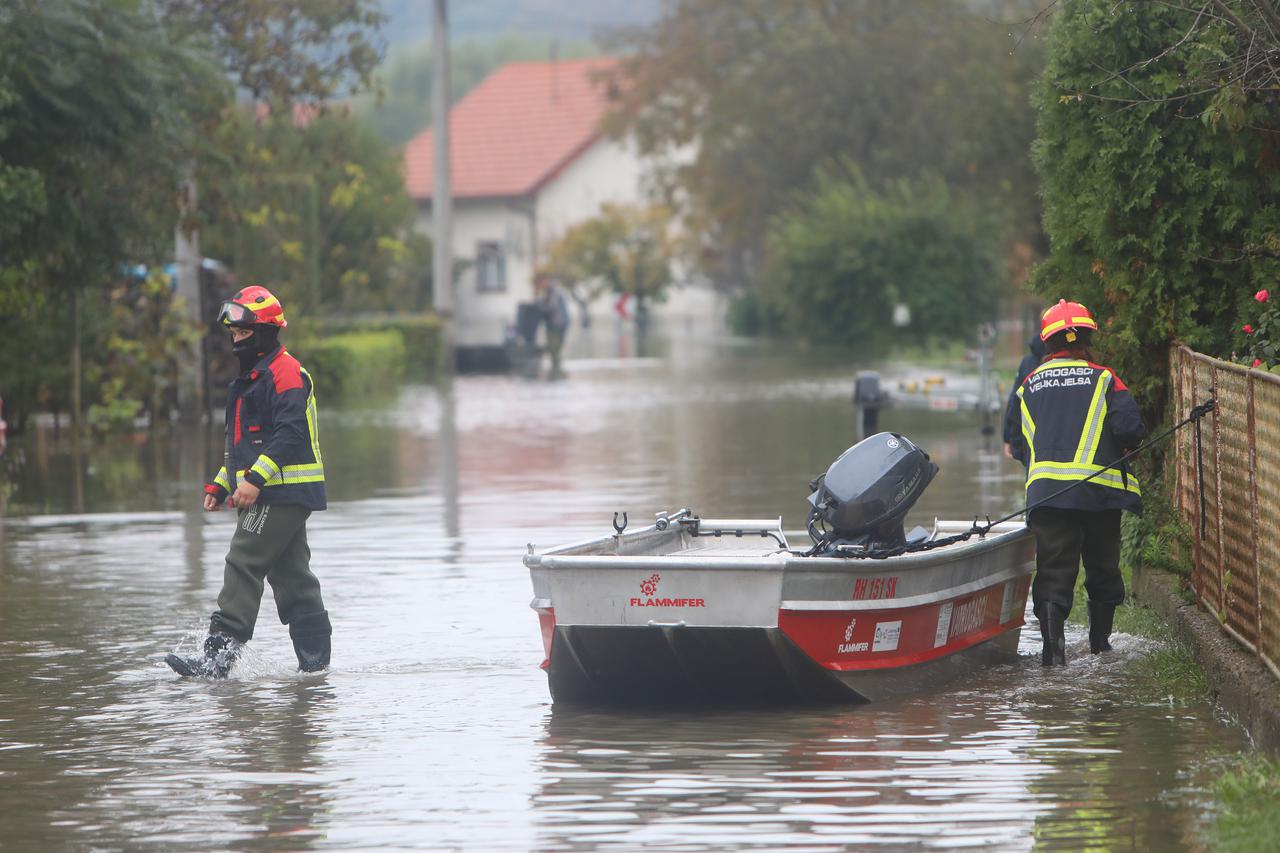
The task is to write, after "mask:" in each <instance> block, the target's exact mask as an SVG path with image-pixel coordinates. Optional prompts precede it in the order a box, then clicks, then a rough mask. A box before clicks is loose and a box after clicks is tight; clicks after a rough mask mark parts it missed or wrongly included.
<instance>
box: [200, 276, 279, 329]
mask: <svg viewBox="0 0 1280 853" xmlns="http://www.w3.org/2000/svg"><path fill="white" fill-rule="evenodd" d="M218 322H220V323H222V324H223V325H226V326H240V327H241V328H248V327H249V326H252V325H253V324H255V323H264V324H266V325H271V326H279V327H280V328H282V329H283V328H284V327H285V326H287V325H289V324H288V323H287V322H285V319H284V306H283V305H281V304H280V300H279V299H276V298H275V297H274V296H272V295H271V291H270V290H267V289H266V288H265V287H262V286H260V285H257V284H251V285H249V286H248V287H246V288H244V289H243V290H241V291H240V292H239V293H237V294H236V295H235V296H233V297H231V299H230V300H228V301H227V302H224V303H222V310H221V311H219V312H218Z"/></svg>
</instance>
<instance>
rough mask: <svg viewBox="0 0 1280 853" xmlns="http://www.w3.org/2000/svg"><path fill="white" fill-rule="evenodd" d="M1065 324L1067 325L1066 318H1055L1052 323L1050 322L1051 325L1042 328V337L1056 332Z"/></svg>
mask: <svg viewBox="0 0 1280 853" xmlns="http://www.w3.org/2000/svg"><path fill="white" fill-rule="evenodd" d="M1065 325H1067V321H1066V320H1054V321H1053V322H1052V323H1050V324H1049V325H1047V326H1045V327H1044V328H1043V329H1041V330H1040V337H1042V338H1043V337H1045V336H1047V335H1052V334H1053V333H1054V332H1056V331H1058V330H1059V329H1061V328H1062V327H1063V326H1065Z"/></svg>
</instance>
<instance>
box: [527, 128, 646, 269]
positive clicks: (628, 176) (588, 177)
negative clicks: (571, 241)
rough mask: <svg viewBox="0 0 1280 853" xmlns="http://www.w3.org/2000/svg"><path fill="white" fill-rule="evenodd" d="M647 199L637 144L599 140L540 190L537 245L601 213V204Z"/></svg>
mask: <svg viewBox="0 0 1280 853" xmlns="http://www.w3.org/2000/svg"><path fill="white" fill-rule="evenodd" d="M644 201H645V195H644V165H643V163H642V162H641V160H640V158H639V156H637V154H636V152H635V146H633V145H631V144H629V143H622V142H616V141H614V140H612V139H607V138H602V139H599V140H597V141H596V142H595V144H593V145H592V146H591V147H590V148H588V149H587V150H586V151H584V152H582V154H580V155H579V156H578V157H576V158H575V159H574V160H573V162H572V163H570V164H569V165H568V166H566V167H565V169H564V170H563V171H562V172H560V174H558V175H556V176H555V177H554V178H553V179H551V180H550V181H548V182H547V183H546V185H544V186H543V188H542V191H541V192H540V193H538V197H537V202H536V204H537V210H538V247H539V249H540V250H543V249H545V248H546V247H547V246H548V245H549V244H550V243H552V242H553V241H555V240H556V239H558V238H559V237H560V236H562V235H563V234H564V232H565V231H567V230H568V229H569V228H571V227H573V226H574V225H577V224H578V223H579V222H582V221H583V220H586V219H591V218H592V217H594V216H596V215H598V214H599V213H600V205H602V204H604V203H605V202H610V203H613V204H628V205H630V204H640V203H643V202H644Z"/></svg>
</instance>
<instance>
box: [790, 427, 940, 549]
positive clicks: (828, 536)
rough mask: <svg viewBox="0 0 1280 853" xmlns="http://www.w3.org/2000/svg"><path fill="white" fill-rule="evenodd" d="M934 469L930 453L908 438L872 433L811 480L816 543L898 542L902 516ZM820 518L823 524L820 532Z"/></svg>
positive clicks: (811, 525) (878, 546) (811, 521)
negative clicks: (817, 541)
mask: <svg viewBox="0 0 1280 853" xmlns="http://www.w3.org/2000/svg"><path fill="white" fill-rule="evenodd" d="M937 473H938V466H937V465H936V464H934V463H933V462H931V461H930V460H929V454H928V453H925V452H924V451H923V450H921V449H920V448H919V447H917V446H916V445H915V444H914V443H912V442H911V440H910V439H908V438H907V437H906V436H903V435H900V434H899V433H896V432H880V433H876V434H875V435H873V436H870V437H869V438H866V439H863V440H862V441H860V442H858V443H857V444H855V445H854V446H853V447H850V448H849V449H848V450H846V451H845V452H844V453H842V454H840V458H839V459H837V460H836V461H835V462H833V463H831V467H830V468H828V469H827V471H826V473H825V474H822V475H820V476H819V477H818V478H817V479H816V480H814V481H813V483H812V484H811V487H812V489H813V493H812V494H811V495H809V505H810V510H809V531H810V533H811V534H812V535H814V538H815V540H819V539H820V540H821V541H819V544H820V545H821V544H826V545H828V546H835V545H854V546H862V547H864V548H867V549H869V550H876V549H881V548H893V547H898V546H901V545H903V544H904V543H905V542H906V533H905V531H904V529H903V523H902V521H903V518H904V517H905V516H906V514H907V511H908V510H909V509H911V507H912V505H913V504H915V502H916V501H917V500H919V499H920V496H921V495H922V494H924V490H925V488H927V487H928V485H929V483H931V482H932V481H933V478H934V476H935V475H936V474H937ZM819 522H821V525H822V527H824V528H825V530H823V531H822V532H821V533H820V534H819V533H817V532H816V530H815V528H817V527H818V523H819Z"/></svg>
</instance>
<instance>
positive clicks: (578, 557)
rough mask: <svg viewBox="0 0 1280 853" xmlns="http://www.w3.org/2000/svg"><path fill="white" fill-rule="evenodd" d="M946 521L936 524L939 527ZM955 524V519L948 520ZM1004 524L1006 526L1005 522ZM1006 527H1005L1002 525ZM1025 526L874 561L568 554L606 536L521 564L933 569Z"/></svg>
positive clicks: (1025, 531)
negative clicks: (974, 539)
mask: <svg viewBox="0 0 1280 853" xmlns="http://www.w3.org/2000/svg"><path fill="white" fill-rule="evenodd" d="M947 523H948V522H938V524H939V525H943V524H947ZM952 523H954V522H952ZM1006 524H1008V523H1007V522H1006ZM1000 526H1001V527H1004V526H1005V525H1003V524H1002V525H1000ZM651 532H657V533H662V534H664V535H666V534H667V533H668V531H665V530H663V531H660V530H658V529H657V528H656V527H653V528H646V529H644V530H640V531H636V534H635V535H636V536H637V538H639V536H641V535H644V534H647V533H651ZM1033 535H1034V534H1032V532H1031V531H1030V529H1029V528H1027V527H1026V525H1023V524H1018V525H1017V526H1016V527H1014V526H1013V525H1010V526H1009V528H1008V529H1005V530H1001V531H1000V532H998V533H995V534H994V535H988V536H979V537H978V539H977V540H976V541H973V540H970V541H963V542H956V543H954V544H952V545H947V546H943V547H941V548H933V549H929V550H926V551H915V552H909V553H906V554H898V555H896V556H892V557H885V558H881V559H873V558H867V557H805V556H801V555H799V554H797V553H795V552H794V551H792V550H783V549H778V550H776V551H772V552H761V553H760V554H759V555H755V556H750V557H744V556H736V557H717V556H709V555H693V554H681V553H679V552H676V553H672V554H643V555H640V554H633V555H618V554H572V553H566V552H569V551H573V550H581V549H584V548H588V547H600V546H602V545H605V544H606V543H609V542H616V540H617V537H614V536H606V537H602V538H597V539H590V540H585V541H583V542H579V543H574V544H571V545H564V546H561V547H558V548H554V549H551V550H550V551H547V552H545V553H542V554H537V553H529V554H526V555H525V556H524V564H525V566H526V567H527V568H529V569H545V570H549V571H556V570H569V569H596V570H617V571H621V570H636V569H646V568H665V569H688V570H701V571H748V572H753V571H754V572H778V571H780V572H817V573H823V574H863V573H866V574H878V573H880V572H883V571H885V569H884V568H883V567H884V566H892V567H893V570H894V571H899V570H917V569H918V570H923V569H927V568H934V567H936V566H938V565H941V564H944V563H950V562H954V561H955V560H957V559H968V558H971V557H974V556H977V555H978V554H981V553H984V552H987V551H993V550H996V549H999V548H1004V547H1007V546H1009V545H1011V544H1013V543H1014V542H1017V541H1018V540H1020V539H1024V538H1029V537H1031V536H1033Z"/></svg>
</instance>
